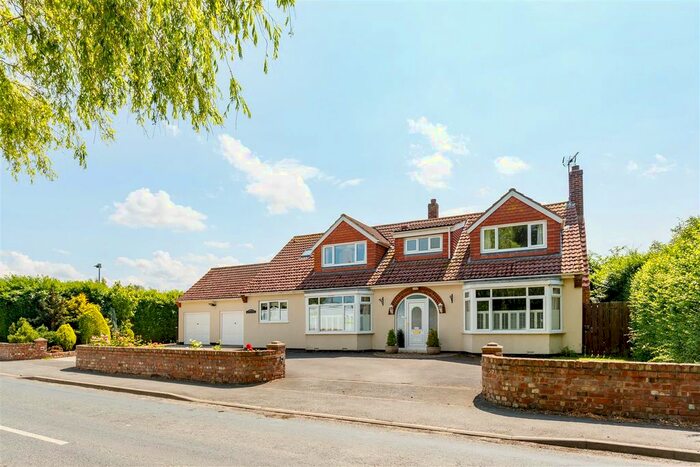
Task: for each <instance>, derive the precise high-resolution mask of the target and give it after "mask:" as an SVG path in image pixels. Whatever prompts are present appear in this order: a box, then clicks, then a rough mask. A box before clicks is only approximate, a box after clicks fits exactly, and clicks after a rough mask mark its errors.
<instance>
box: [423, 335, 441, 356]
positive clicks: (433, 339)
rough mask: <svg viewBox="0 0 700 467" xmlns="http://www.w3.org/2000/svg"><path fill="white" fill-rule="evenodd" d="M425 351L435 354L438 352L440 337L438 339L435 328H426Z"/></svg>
mask: <svg viewBox="0 0 700 467" xmlns="http://www.w3.org/2000/svg"><path fill="white" fill-rule="evenodd" d="M425 344H426V346H427V349H426V352H427V353H428V355H435V354H439V353H440V339H438V334H437V331H436V330H435V329H428V340H427V341H426V343H425Z"/></svg>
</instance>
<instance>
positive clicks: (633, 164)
mask: <svg viewBox="0 0 700 467" xmlns="http://www.w3.org/2000/svg"><path fill="white" fill-rule="evenodd" d="M638 169H639V164H637V163H636V162H635V161H629V162H627V171H628V172H634V171H636V170H638Z"/></svg>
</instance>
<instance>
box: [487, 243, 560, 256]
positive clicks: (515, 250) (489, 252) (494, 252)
mask: <svg viewBox="0 0 700 467" xmlns="http://www.w3.org/2000/svg"><path fill="white" fill-rule="evenodd" d="M523 251H547V245H544V246H536V247H525V248H509V249H507V250H481V254H482V255H484V256H488V255H497V254H507V253H519V252H523Z"/></svg>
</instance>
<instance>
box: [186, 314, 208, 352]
mask: <svg viewBox="0 0 700 467" xmlns="http://www.w3.org/2000/svg"><path fill="white" fill-rule="evenodd" d="M192 340H195V341H199V342H201V343H203V344H209V343H210V341H209V312H207V311H203V312H196V313H185V344H189V343H190V341H192Z"/></svg>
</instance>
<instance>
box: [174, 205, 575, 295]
mask: <svg viewBox="0 0 700 467" xmlns="http://www.w3.org/2000/svg"><path fill="white" fill-rule="evenodd" d="M509 193H510V192H509ZM538 204H539V203H538ZM539 206H541V208H542V209H544V210H546V211H547V212H548V213H550V214H551V217H553V218H557V217H558V218H561V219H562V220H563V231H562V250H561V253H560V254H559V253H557V254H553V255H552V254H550V255H543V256H522V257H509V258H500V259H480V260H471V259H469V250H470V236H469V227H471V226H472V225H474V224H475V223H476V222H478V221H479V219H482V218H483V216H484V213H483V212H479V213H471V214H463V215H458V216H448V217H438V218H432V219H418V220H413V221H406V222H396V223H392V224H383V225H376V226H374V227H372V226H367V225H365V224H362V223H361V222H359V221H356V220H355V219H352V218H350V217H349V216H346V215H342V216H341V217H340V218H339V221H340V220H342V219H349V220H350V221H351V222H355V223H356V224H357V225H358V226H359V227H360V228H361V229H364V230H366V231H367V232H368V233H370V234H371V235H372V236H374V237H377V238H381V239H383V240H384V241H386V243H387V245H388V249H387V252H386V253H385V255H384V257H383V258H382V259H381V261H380V263H379V264H378V265H377V268H376V269H370V270H351V271H323V272H316V271H314V261H313V256H310V255H306V256H304V255H303V254H304V252H308V251H309V250H310V249H312V248H314V246H315V245H318V244H319V243H320V242H319V240H322V238H323V237H324V235H325V234H324V233H315V234H309V235H299V236H295V237H293V238H292V239H291V240H290V241H289V242H288V243H287V244H286V245H285V246H284V247H283V248H282V250H280V252H279V253H278V254H277V255H276V256H275V257H274V258H272V260H271V261H270V262H269V263H265V264H263V265H252V269H251V270H250V271H249V275H254V277H252V278H248V279H246V280H243V279H241V276H242V275H243V274H242V273H241V274H234V273H233V272H231V273H230V274H231V275H232V276H233V277H235V279H233V278H232V279H226V278H225V276H224V275H223V274H222V273H217V272H216V271H218V270H221V269H226V268H215V269H212V270H211V271H209V273H207V275H205V276H204V277H203V278H202V279H200V280H199V281H198V282H197V283H196V284H195V285H194V286H192V288H191V289H190V290H188V291H187V292H186V293H185V295H183V297H182V300H193V298H190V297H192V296H199V295H200V294H199V293H196V292H195V290H196V289H197V290H206V291H212V292H210V293H209V295H207V297H206V298H229V297H228V296H225V295H226V293H228V294H229V295H230V294H232V293H234V292H235V293H236V294H238V295H240V294H250V293H262V292H281V291H290V290H318V289H331V288H345V287H368V286H374V285H390V284H407V283H424V282H440V281H456V280H478V279H486V278H492V279H496V278H508V277H522V276H540V275H560V274H586V273H587V271H588V262H587V261H588V260H587V255H586V243H585V228H584V226H583V225H579V223H578V216H577V214H576V208H575V206H574V205H573V204H570V203H567V202H561V203H553V204H545V205H539ZM462 222H463V223H464V228H455V230H454V231H453V232H451V235H453V236H454V237H453V239H452V245H453V247H454V250H453V253H452V256H451V258H433V259H416V260H404V261H395V260H394V237H393V233H394V232H399V231H404V230H417V229H428V228H434V227H445V226H458V224H461V223H462ZM458 227H460V226H458ZM455 237H456V238H455ZM234 268H241V266H234V267H233V268H232V269H234ZM254 270H256V271H257V272H253V271H254ZM246 277H248V276H246ZM227 280H231V281H235V282H236V284H235V285H232V284H225V285H224V284H222V283H221V282H222V281H224V282H225V281H227ZM243 284H245V285H243ZM217 287H218V288H219V291H221V293H219V294H217V295H216V297H214V296H213V295H211V294H212V293H214V292H213V290H216V289H217ZM238 295H236V296H238Z"/></svg>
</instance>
